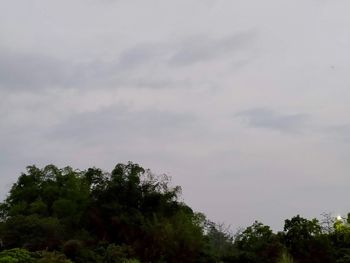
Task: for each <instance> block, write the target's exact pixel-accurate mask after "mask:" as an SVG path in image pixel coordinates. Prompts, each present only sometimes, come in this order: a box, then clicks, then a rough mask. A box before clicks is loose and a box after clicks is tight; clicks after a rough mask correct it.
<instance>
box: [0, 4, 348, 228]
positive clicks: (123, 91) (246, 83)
mask: <svg viewBox="0 0 350 263" xmlns="http://www.w3.org/2000/svg"><path fill="white" fill-rule="evenodd" d="M349 10H350V2H349V1H348V0H288V1H287V0H264V1H261V0H251V1H249V0H176V1H168V0H148V1H141V0H139V1H136V0H115V1H113V0H59V1H47V0H45V1H44V0H31V1H19V0H11V1H7V0H0V175H1V177H0V184H1V188H0V193H1V196H5V193H6V192H7V191H8V190H9V187H10V186H11V184H12V183H13V182H14V181H15V180H16V179H17V177H18V176H19V175H20V173H21V172H23V171H25V167H26V166H27V165H31V164H36V165H38V166H40V167H42V166H44V165H46V164H50V163H53V164H56V165H58V166H59V167H64V166H67V165H70V166H73V167H74V168H80V169H85V168H88V167H92V166H97V167H100V168H103V169H105V170H108V171H110V170H111V169H113V167H114V165H115V164H116V163H118V162H127V161H129V160H130V161H133V162H136V163H139V164H140V165H142V166H144V167H145V168H150V169H151V170H153V171H154V172H156V173H167V174H168V175H170V176H172V178H173V183H174V184H176V185H181V186H182V188H183V199H184V200H185V202H186V203H187V204H189V205H191V206H192V207H193V208H194V209H195V210H197V211H201V212H204V213H205V214H206V215H207V216H208V217H209V218H210V219H212V220H214V221H216V222H224V223H226V224H231V225H232V226H233V228H236V227H239V226H247V225H250V224H251V223H253V221H254V220H255V219H256V220H260V221H262V222H263V223H265V224H268V225H270V226H272V227H273V228H274V229H281V227H282V225H283V220H284V219H286V218H291V217H292V216H294V215H296V214H301V215H302V216H305V217H308V218H312V217H319V216H320V214H321V213H322V212H332V213H334V214H337V213H340V214H343V215H345V214H346V213H347V212H349V211H350V206H349V202H348V200H347V199H348V198H347V197H348V196H349V186H350V162H349V156H350V117H349V112H350V103H349V101H350V29H349V25H350V16H349Z"/></svg>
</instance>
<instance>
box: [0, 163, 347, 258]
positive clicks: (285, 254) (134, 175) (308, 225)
mask: <svg viewBox="0 0 350 263" xmlns="http://www.w3.org/2000/svg"><path fill="white" fill-rule="evenodd" d="M180 193H181V188H180V187H178V186H176V187H172V186H171V184H170V180H169V178H168V177H167V176H166V175H155V174H153V173H152V172H151V171H150V170H146V169H144V168H142V167H140V166H139V165H137V164H134V163H131V162H129V163H127V164H118V165H116V167H115V168H114V169H113V171H112V172H111V173H107V172H104V171H102V170H101V169H98V168H89V169H87V170H84V171H80V170H74V169H72V168H71V167H66V168H63V169H59V168H57V167H56V166H54V165H48V166H46V167H44V168H43V169H39V168H37V167H36V166H29V167H27V171H26V173H23V174H22V175H21V176H20V177H19V178H18V181H17V182H16V183H15V184H14V185H13V186H12V188H11V190H10V192H9V194H8V196H7V198H6V199H5V200H4V201H3V202H2V203H1V205H0V247H1V248H0V249H1V251H0V263H5V262H13V263H15V262H17V263H21V262H41V263H46V262H54V263H55V262H56V263H64V262H66V263H69V262H76V263H88V262H106V263H114V262H115V263H117V262H121V263H127V262H129V263H136V262H145V263H146V262H152V263H162V262H169V263H175V262H176V263H180V262H184V263H186V262H189V263H191V262H199V263H201V262H203V263H207V262H208V263H209V262H210V263H211V262H213V263H214V262H242V263H243V262H244V263H250V262H251V263H286V262H295V263H309V262H310V263H311V262H312V263H317V262H330V263H334V262H336V263H346V262H350V217H348V218H347V219H340V218H338V219H334V218H332V217H331V216H329V215H326V216H325V217H324V220H323V221H322V222H319V221H318V220H316V219H312V220H308V219H305V218H302V217H300V216H299V215H298V216H295V217H293V218H291V219H287V220H285V225H284V230H283V231H281V232H278V233H274V232H273V231H272V230H271V229H270V227H269V226H266V225H264V224H262V223H260V222H254V223H253V225H251V226H250V227H248V228H246V229H244V230H242V231H239V232H238V233H235V234H231V233H230V232H229V231H228V230H227V229H226V228H225V227H223V226H222V225H217V224H215V223H213V222H211V221H210V220H208V219H207V218H206V217H205V216H204V215H203V214H201V213H196V212H194V211H193V210H192V209H191V208H190V207H189V206H187V205H186V204H185V203H183V202H181V201H179V195H180Z"/></svg>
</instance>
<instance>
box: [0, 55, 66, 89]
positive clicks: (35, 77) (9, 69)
mask: <svg viewBox="0 0 350 263" xmlns="http://www.w3.org/2000/svg"><path fill="white" fill-rule="evenodd" d="M70 75H71V72H69V70H67V67H65V65H64V63H63V61H60V60H58V59H54V58H51V57H48V56H44V55H41V54H23V53H13V52H8V51H2V52H1V53H0V88H1V89H26V88H29V89H38V88H42V87H45V86H47V85H50V86H51V85H57V84H61V85H64V84H66V83H65V82H66V81H68V80H69V79H72V78H71V77H70Z"/></svg>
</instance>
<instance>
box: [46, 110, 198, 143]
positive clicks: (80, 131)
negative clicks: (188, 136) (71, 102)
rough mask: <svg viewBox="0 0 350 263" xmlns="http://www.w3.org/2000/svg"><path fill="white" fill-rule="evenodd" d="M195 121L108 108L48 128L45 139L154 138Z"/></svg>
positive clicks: (184, 116) (177, 115) (190, 117)
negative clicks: (50, 128) (48, 137)
mask: <svg viewBox="0 0 350 263" xmlns="http://www.w3.org/2000/svg"><path fill="white" fill-rule="evenodd" d="M195 121H196V118H195V117H194V116H193V115H189V114H185V113H174V112H167V111H158V110H146V111H137V112H132V111H129V110H128V109H127V108H126V107H111V108H107V109H103V110H100V111H96V112H91V113H82V114H77V115H74V116H72V117H70V118H69V119H66V120H65V121H63V122H62V123H61V124H59V125H57V126H56V127H52V130H51V131H50V134H49V136H52V137H53V138H61V139H63V140H67V139H68V140H71V139H73V140H75V139H78V140H81V139H84V138H85V139H95V138H102V139H103V138H107V139H113V138H118V137H119V139H120V138H122V139H124V138H128V139H131V138H132V137H135V136H137V137H143V136H146V137H147V138H157V137H159V136H172V135H175V134H176V133H177V131H178V130H179V129H186V128H188V127H191V125H192V124H193V123H194V122H195ZM177 135H179V134H177Z"/></svg>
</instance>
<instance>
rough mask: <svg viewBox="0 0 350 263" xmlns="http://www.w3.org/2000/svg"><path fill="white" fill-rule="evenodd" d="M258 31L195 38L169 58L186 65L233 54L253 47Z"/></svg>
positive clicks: (172, 63)
mask: <svg viewBox="0 0 350 263" xmlns="http://www.w3.org/2000/svg"><path fill="white" fill-rule="evenodd" d="M255 36H256V33H255V32H253V31H247V32H243V33H238V34H234V35H232V36H229V37H226V38H221V39H209V38H193V39H190V40H188V41H186V42H184V43H183V46H181V47H180V48H179V49H178V50H177V51H176V52H175V54H173V55H172V56H171V58H170V59H169V64H170V65H173V66H186V65H192V64H195V63H198V62H204V61H208V60H211V59H214V58H218V57H222V56H227V55H232V54H233V53H234V52H237V51H240V50H242V49H244V50H246V49H247V48H248V47H249V48H250V47H251V44H252V41H253V40H254V38H255Z"/></svg>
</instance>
